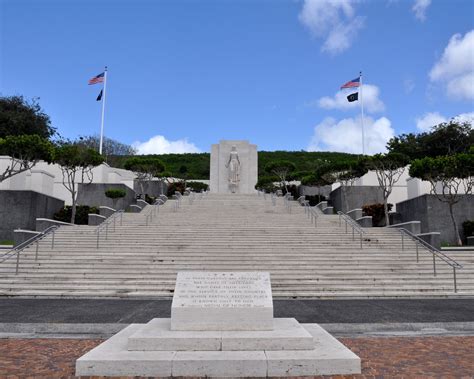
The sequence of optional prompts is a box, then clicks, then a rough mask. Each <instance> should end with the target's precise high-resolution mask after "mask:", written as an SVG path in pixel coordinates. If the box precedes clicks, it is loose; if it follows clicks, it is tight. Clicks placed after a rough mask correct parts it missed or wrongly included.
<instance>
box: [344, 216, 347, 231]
mask: <svg viewBox="0 0 474 379" xmlns="http://www.w3.org/2000/svg"><path fill="white" fill-rule="evenodd" d="M344 222H345V223H346V234H347V220H346V219H344Z"/></svg>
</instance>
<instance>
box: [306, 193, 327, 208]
mask: <svg viewBox="0 0 474 379" xmlns="http://www.w3.org/2000/svg"><path fill="white" fill-rule="evenodd" d="M305 200H308V201H309V205H311V206H312V207H314V206H315V205H318V204H319V203H320V202H321V201H325V200H326V197H325V196H323V195H313V196H309V195H306V196H305Z"/></svg>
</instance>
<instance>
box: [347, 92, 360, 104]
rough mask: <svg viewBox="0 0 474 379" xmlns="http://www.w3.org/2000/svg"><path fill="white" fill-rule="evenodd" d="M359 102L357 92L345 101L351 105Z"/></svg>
mask: <svg viewBox="0 0 474 379" xmlns="http://www.w3.org/2000/svg"><path fill="white" fill-rule="evenodd" d="M357 100H359V92H355V93H351V94H350V95H349V96H347V101H348V102H349V103H352V102H353V101H357Z"/></svg>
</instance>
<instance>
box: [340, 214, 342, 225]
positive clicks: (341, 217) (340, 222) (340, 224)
mask: <svg viewBox="0 0 474 379" xmlns="http://www.w3.org/2000/svg"><path fill="white" fill-rule="evenodd" d="M341 218H342V215H341V214H340V213H339V227H341V226H342V221H341Z"/></svg>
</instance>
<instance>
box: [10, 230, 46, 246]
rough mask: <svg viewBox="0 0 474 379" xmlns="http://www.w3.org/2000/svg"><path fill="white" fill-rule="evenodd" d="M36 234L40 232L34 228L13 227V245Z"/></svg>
mask: <svg viewBox="0 0 474 379" xmlns="http://www.w3.org/2000/svg"><path fill="white" fill-rule="evenodd" d="M38 234H41V232H38V231H35V230H25V229H15V230H14V231H13V246H18V245H19V244H21V243H23V242H25V241H28V240H29V239H30V238H33V237H34V236H37V235H38Z"/></svg>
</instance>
